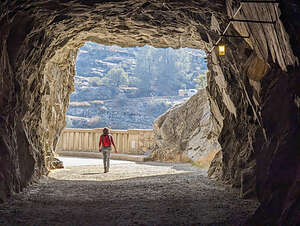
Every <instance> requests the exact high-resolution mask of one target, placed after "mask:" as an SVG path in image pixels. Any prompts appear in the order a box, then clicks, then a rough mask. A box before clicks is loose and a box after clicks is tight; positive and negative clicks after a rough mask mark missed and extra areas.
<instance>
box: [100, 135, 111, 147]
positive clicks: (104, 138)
mask: <svg viewBox="0 0 300 226" xmlns="http://www.w3.org/2000/svg"><path fill="white" fill-rule="evenodd" d="M101 144H102V145H103V146H104V147H110V146H111V144H113V145H115V144H114V140H113V137H112V135H110V134H108V135H101V136H100V141H99V148H100V146H101Z"/></svg>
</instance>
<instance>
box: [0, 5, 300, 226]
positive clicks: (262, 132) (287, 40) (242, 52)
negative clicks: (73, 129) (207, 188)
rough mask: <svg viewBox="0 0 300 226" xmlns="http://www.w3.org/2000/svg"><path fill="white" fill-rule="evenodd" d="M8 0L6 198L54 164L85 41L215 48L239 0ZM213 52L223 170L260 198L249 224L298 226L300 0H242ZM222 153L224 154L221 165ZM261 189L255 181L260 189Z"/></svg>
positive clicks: (1, 102) (1, 189)
mask: <svg viewBox="0 0 300 226" xmlns="http://www.w3.org/2000/svg"><path fill="white" fill-rule="evenodd" d="M225 3H226V4H225V5H224V1H220V0H215V1H207V0H201V1H179V0H178V1H160V0H157V1H147V2H142V1H135V0H127V1H100V0H99V1H97V0H96V1H94V0H93V1H89V0H87V1H72V0H71V1H59V2H58V1H52V0H50V1H29V0H28V1H27V0H25V1H2V2H1V3H0V27H1V32H0V48H1V51H0V87H1V89H0V109H1V111H0V157H1V158H0V199H1V200H5V199H6V198H7V197H9V196H10V195H11V194H12V193H14V192H18V191H20V190H22V189H23V188H24V187H25V186H26V185H27V184H28V183H30V182H31V181H33V180H35V179H38V178H39V176H40V175H42V174H44V173H46V171H47V169H49V168H50V165H51V159H52V158H53V157H52V156H53V150H54V149H55V145H56V142H57V138H58V136H59V134H60V131H61V129H62V128H63V126H64V124H65V122H64V117H65V111H66V108H67V106H68V102H69V95H70V92H71V91H72V90H73V76H74V62H75V55H76V52H77V49H78V48H79V47H80V46H81V45H82V44H83V43H84V42H85V41H88V40H89V41H95V42H98V43H101V44H106V45H110V44H117V45H120V46H126V47H130V46H136V45H137V46H142V45H145V44H149V45H152V46H154V47H174V48H178V47H190V48H200V49H203V50H205V51H206V52H209V50H210V49H211V47H212V46H213V44H214V43H215V42H216V40H217V39H218V37H219V33H220V31H223V30H224V29H225V27H226V25H227V22H228V18H229V17H231V16H232V15H233V13H234V12H235V11H236V10H237V8H238V7H239V1H233V0H226V1H225ZM242 4H243V6H242V9H241V11H240V13H238V14H237V17H236V18H240V19H245V18H246V19H249V20H251V19H253V20H264V21H270V20H271V21H276V23H275V24H274V25H272V24H257V23H238V22H234V24H233V26H232V27H231V28H230V29H229V30H228V33H227V34H234V35H237V34H241V35H248V34H249V35H250V38H249V39H237V38H224V40H223V42H225V43H226V47H227V48H226V49H227V51H226V55H225V56H218V55H217V51H216V49H215V50H214V51H213V52H212V53H211V54H210V55H209V56H208V67H209V69H210V74H209V77H208V93H209V95H208V96H209V100H210V108H211V111H212V116H213V123H214V126H215V127H216V128H217V130H218V131H220V136H219V139H218V140H219V143H220V145H221V148H222V150H221V152H220V154H218V157H219V158H218V159H215V161H214V163H215V164H214V166H216V167H217V168H216V170H215V171H214V170H213V169H212V168H211V170H210V171H211V172H212V174H213V175H214V176H215V177H217V178H220V179H222V180H224V181H227V182H229V183H231V184H233V185H234V186H241V188H242V192H241V193H242V194H243V196H250V195H252V194H253V193H257V196H258V199H259V201H260V202H261V206H260V208H259V209H258V210H257V212H256V214H255V216H253V217H252V218H251V219H250V220H249V224H250V225H251V224H252V225H253V224H269V225H274V224H275V225H276V224H279V225H295V224H296V222H298V223H299V222H300V219H299V216H300V214H299V210H300V206H299V205H300V201H299V190H300V189H299V177H300V176H299V174H300V165H299V164H300V159H299V158H300V155H299V135H300V134H299V133H300V128H299V124H300V123H299V121H300V119H299V115H300V114H299V107H300V104H299V102H300V100H299V96H300V91H299V85H297V84H299V73H300V69H299V62H298V57H299V56H300V47H299V46H300V39H299V37H300V35H299V30H300V27H299V26H300V25H299V22H298V21H299V19H300V3H299V1H298V0H287V1H280V3H279V4H262V3H256V4H254V3H242ZM218 160H220V161H219V162H218ZM254 186H256V189H254Z"/></svg>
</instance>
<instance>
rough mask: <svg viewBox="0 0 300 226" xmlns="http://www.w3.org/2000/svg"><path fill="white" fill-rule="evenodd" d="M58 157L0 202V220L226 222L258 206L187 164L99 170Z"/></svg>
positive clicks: (41, 222) (20, 222) (116, 164)
mask: <svg viewBox="0 0 300 226" xmlns="http://www.w3.org/2000/svg"><path fill="white" fill-rule="evenodd" d="M64 161H65V166H66V167H65V169H61V170H54V171H52V172H51V173H50V174H49V175H48V177H44V178H42V179H41V180H40V182H39V183H36V184H32V185H31V186H29V187H28V188H27V189H25V190H24V191H23V192H22V193H19V194H16V195H15V196H14V197H13V198H12V199H11V200H10V201H9V202H6V203H4V204H1V205H0V225H22V226H23V225H51V226H52V225H230V226H232V225H242V222H243V221H244V220H245V219H246V218H247V217H248V216H250V215H251V214H252V213H253V212H254V211H255V209H256V208H257V206H258V202H257V201H255V200H242V199H240V198H239V195H238V191H237V190H235V189H232V188H230V187H228V186H224V185H222V184H220V183H218V182H215V181H213V180H210V179H208V178H207V177H206V170H205V169H199V168H196V167H193V166H191V165H189V164H178V163H158V162H147V163H134V162H126V161H112V164H111V171H110V172H109V173H106V174H104V173H103V167H102V164H101V160H93V161H92V160H84V161H78V162H77V163H76V164H73V165H72V161H71V160H70V158H65V160H64ZM89 161H90V162H91V164H97V162H98V161H99V162H100V163H99V165H86V164H88V162H89ZM74 162H76V161H74ZM82 162H85V164H83V163H82ZM74 165H75V166H74Z"/></svg>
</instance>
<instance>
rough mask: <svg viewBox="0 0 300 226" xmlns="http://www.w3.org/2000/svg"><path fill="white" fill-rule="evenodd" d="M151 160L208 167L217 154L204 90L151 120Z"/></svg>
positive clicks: (213, 130)
mask: <svg viewBox="0 0 300 226" xmlns="http://www.w3.org/2000/svg"><path fill="white" fill-rule="evenodd" d="M153 127H154V134H155V139H154V141H155V147H154V150H153V153H152V157H153V158H154V159H158V160H162V161H194V162H199V163H200V164H202V166H204V164H209V158H211V157H210V156H212V157H213V156H214V153H216V152H217V151H219V149H220V147H219V144H218V142H217V138H218V135H217V131H216V130H215V128H214V126H213V124H212V120H211V113H210V108H209V102H208V98H207V94H206V90H205V89H202V90H199V91H198V93H197V94H195V95H193V96H192V97H191V98H190V99H188V100H187V101H186V102H184V103H182V104H179V105H176V106H174V107H173V108H171V109H169V110H168V111H167V112H165V113H164V114H163V115H161V116H160V117H159V118H158V119H156V120H155V121H154V125H153Z"/></svg>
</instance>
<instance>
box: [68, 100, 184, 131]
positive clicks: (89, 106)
mask: <svg viewBox="0 0 300 226" xmlns="http://www.w3.org/2000/svg"><path fill="white" fill-rule="evenodd" d="M186 99H187V98H186V97H179V96H175V97H170V96H169V97H144V98H127V97H126V96H125V95H119V96H118V97H116V98H115V99H109V100H92V101H84V102H71V103H70V106H69V109H68V115H67V127H69V128H101V127H110V128H112V129H152V128H153V122H154V120H155V119H156V118H157V117H158V116H159V115H161V114H162V113H164V112H165V111H167V110H168V109H169V108H170V107H172V106H174V105H176V104H179V103H181V102H183V101H185V100H186Z"/></svg>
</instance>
